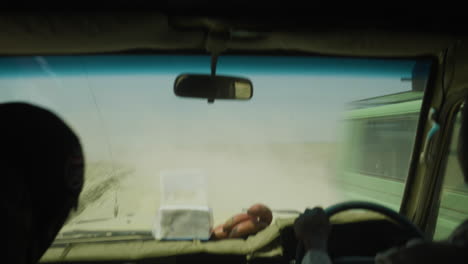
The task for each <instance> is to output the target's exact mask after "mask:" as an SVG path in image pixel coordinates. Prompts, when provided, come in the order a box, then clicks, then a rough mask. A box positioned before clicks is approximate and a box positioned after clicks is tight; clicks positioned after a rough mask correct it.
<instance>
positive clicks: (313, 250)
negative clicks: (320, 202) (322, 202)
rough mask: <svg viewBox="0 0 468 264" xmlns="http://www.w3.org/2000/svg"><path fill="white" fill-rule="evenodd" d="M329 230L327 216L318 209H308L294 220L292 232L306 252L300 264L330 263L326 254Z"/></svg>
mask: <svg viewBox="0 0 468 264" xmlns="http://www.w3.org/2000/svg"><path fill="white" fill-rule="evenodd" d="M330 229H331V225H330V221H329V219H328V216H327V214H326V213H325V211H324V210H323V209H322V208H320V207H315V208H313V209H308V210H306V212H305V213H304V214H301V215H300V216H299V217H298V218H297V219H296V221H295V222H294V232H295V233H296V238H297V239H298V241H299V242H302V243H303V244H304V248H305V250H306V253H305V255H304V258H303V259H302V264H316V263H317V264H322V263H323V264H331V263H332V262H331V260H330V257H329V256H328V253H327V243H328V234H329V233H330Z"/></svg>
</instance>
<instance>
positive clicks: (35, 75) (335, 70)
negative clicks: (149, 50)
mask: <svg viewBox="0 0 468 264" xmlns="http://www.w3.org/2000/svg"><path fill="white" fill-rule="evenodd" d="M209 63H210V58H209V57H208V56H158V55H151V56H150V55H147V56H128V55H126V56H62V57H21V58H15V57H9V58H1V59H0V87H1V89H0V98H1V102H8V101H26V102H31V103H35V104H38V105H41V106H44V107H47V108H49V109H51V110H53V111H55V112H56V113H58V114H59V115H60V116H61V117H62V118H64V119H65V120H66V121H67V122H68V123H69V124H70V125H71V126H72V127H73V128H74V129H75V130H76V131H77V132H78V133H79V135H80V137H81V138H82V141H83V142H84V144H85V145H86V149H87V152H88V154H90V155H91V156H93V157H96V158H99V157H101V156H105V155H107V154H106V153H107V152H106V147H103V146H104V145H106V144H107V142H110V144H111V148H112V149H113V152H116V153H119V152H122V153H124V152H126V153H138V152H141V150H143V149H145V148H151V147H152V146H157V145H161V144H172V143H175V142H178V143H183V144H192V143H202V144H204V143H221V142H225V143H226V142H232V143H268V142H316V141H335V140H337V136H338V134H339V133H337V128H338V124H339V120H340V118H341V115H342V113H343V111H344V108H345V105H346V104H347V103H348V102H351V101H354V100H360V99H364V98H369V97H374V96H380V95H385V94H391V93H396V92H402V91H408V90H410V89H411V83H409V82H401V80H400V79H401V78H402V77H410V76H411V70H412V67H413V65H414V61H411V60H402V61H396V60H393V61H385V60H365V59H361V60H355V59H354V60H351V59H338V58H313V57H309V58H305V57H281V58H273V57H267V56H265V57H252V56H250V57H249V56H242V57H235V56H227V57H220V60H219V65H218V70H217V72H218V74H226V75H240V76H243V77H247V78H249V79H251V80H252V82H253V85H254V97H253V98H252V99H251V100H250V101H216V102H215V103H214V104H207V102H206V101H205V100H200V99H186V98H178V97H176V96H175V95H174V94H173V82H174V80H175V78H176V77H177V75H179V74H181V73H187V72H189V73H190V72H192V73H209V70H210V67H209V66H210V65H209Z"/></svg>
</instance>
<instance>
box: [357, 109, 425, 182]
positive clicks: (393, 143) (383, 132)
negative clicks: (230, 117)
mask: <svg viewBox="0 0 468 264" xmlns="http://www.w3.org/2000/svg"><path fill="white" fill-rule="evenodd" d="M417 121H418V115H417V113H415V114H407V115H402V116H393V117H382V118H371V119H361V120H355V121H353V122H356V123H355V124H354V125H355V126H359V127H360V129H361V131H360V132H361V133H360V134H358V136H359V137H360V139H357V138H353V139H352V142H353V143H354V144H353V145H355V146H354V147H353V149H355V150H356V152H355V153H354V154H353V156H354V160H353V162H351V163H350V165H351V166H352V168H350V169H352V170H353V171H356V172H359V173H362V174H365V175H371V176H379V177H385V178H391V179H395V180H400V181H404V180H405V178H406V176H407V174H408V168H409V162H410V157H411V153H412V150H413V143H414V137H415V134H416V127H417Z"/></svg>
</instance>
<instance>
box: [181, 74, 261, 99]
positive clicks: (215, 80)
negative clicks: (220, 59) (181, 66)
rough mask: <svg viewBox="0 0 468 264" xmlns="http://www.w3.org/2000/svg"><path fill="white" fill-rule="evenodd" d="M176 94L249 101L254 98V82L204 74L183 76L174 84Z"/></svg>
mask: <svg viewBox="0 0 468 264" xmlns="http://www.w3.org/2000/svg"><path fill="white" fill-rule="evenodd" d="M174 93H175V94H176V95H177V96H181V97H192V98H205V99H208V102H213V101H214V99H234V100H248V99H250V98H252V95H253V86H252V82H251V81H250V80H248V79H245V78H240V77H231V76H219V75H218V76H212V75H204V74H182V75H179V76H178V77H177V78H176V80H175V83H174Z"/></svg>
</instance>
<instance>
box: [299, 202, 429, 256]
mask: <svg viewBox="0 0 468 264" xmlns="http://www.w3.org/2000/svg"><path fill="white" fill-rule="evenodd" d="M351 209H366V210H370V211H373V212H377V213H380V214H382V215H384V216H387V217H388V218H390V219H391V220H393V221H395V222H397V224H399V225H400V226H401V227H402V228H403V229H404V230H405V231H406V232H407V233H408V235H409V237H411V238H421V239H424V233H423V232H422V231H421V230H420V229H419V228H418V227H417V226H416V225H415V224H413V223H412V222H411V221H410V220H409V219H408V218H406V217H405V216H403V215H400V214H399V213H397V212H395V211H393V210H391V209H389V208H387V207H384V206H382V205H379V204H375V203H370V202H345V203H339V204H336V205H334V206H331V207H328V208H327V209H325V210H323V209H321V208H317V207H316V208H314V209H312V210H311V209H307V210H306V211H305V212H304V214H301V215H300V216H299V217H298V218H297V219H296V221H295V223H294V231H295V232H296V236H297V238H298V239H299V242H298V245H297V249H296V263H298V264H300V263H301V262H302V258H303V256H304V254H305V250H309V249H310V247H311V246H312V248H313V247H314V246H315V247H316V246H318V247H322V248H323V245H324V244H325V248H326V244H327V242H328V233H329V232H330V225H329V222H328V219H329V218H330V217H331V216H333V215H335V214H337V213H340V212H343V211H347V210H351ZM305 225H310V227H306V226H305ZM306 235H307V236H306ZM308 237H315V238H313V239H312V240H310V239H309V241H310V242H313V244H309V245H308V243H309V241H308V240H307V238H308ZM319 240H320V241H319ZM317 249H320V248H317ZM373 262H374V259H373V258H368V259H363V258H360V259H359V260H357V261H353V260H351V261H345V262H342V263H373Z"/></svg>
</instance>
